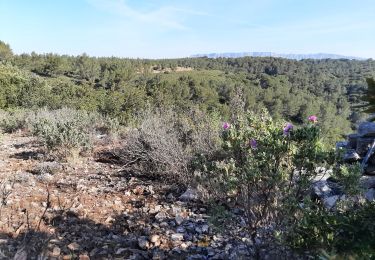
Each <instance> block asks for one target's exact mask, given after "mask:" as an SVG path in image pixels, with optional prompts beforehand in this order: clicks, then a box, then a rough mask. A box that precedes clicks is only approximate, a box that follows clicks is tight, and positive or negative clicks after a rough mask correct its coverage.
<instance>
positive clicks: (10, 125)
mask: <svg viewBox="0 0 375 260" xmlns="http://www.w3.org/2000/svg"><path fill="white" fill-rule="evenodd" d="M27 118H28V113H27V112H26V111H25V110H23V109H17V110H13V111H1V112H0V128H1V129H2V130H3V131H4V132H5V133H13V132H16V131H18V130H23V129H27V128H28V123H27Z"/></svg>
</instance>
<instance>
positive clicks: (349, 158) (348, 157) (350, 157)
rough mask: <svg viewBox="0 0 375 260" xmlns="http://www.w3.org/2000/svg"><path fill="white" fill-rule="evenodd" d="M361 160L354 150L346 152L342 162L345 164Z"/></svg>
mask: <svg viewBox="0 0 375 260" xmlns="http://www.w3.org/2000/svg"><path fill="white" fill-rule="evenodd" d="M360 159H361V156H359V154H358V153H357V152H356V151H355V150H348V151H346V153H345V154H344V157H343V160H344V162H346V163H352V162H356V161H359V160H360Z"/></svg>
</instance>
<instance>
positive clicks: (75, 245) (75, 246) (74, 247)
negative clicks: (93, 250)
mask: <svg viewBox="0 0 375 260" xmlns="http://www.w3.org/2000/svg"><path fill="white" fill-rule="evenodd" d="M68 248H69V249H70V250H72V251H77V250H79V248H80V246H79V244H78V243H76V242H73V243H70V244H69V245H68Z"/></svg>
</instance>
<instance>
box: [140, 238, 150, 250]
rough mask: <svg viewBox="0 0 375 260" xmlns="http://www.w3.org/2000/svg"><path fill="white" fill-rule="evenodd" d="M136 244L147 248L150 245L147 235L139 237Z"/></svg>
mask: <svg viewBox="0 0 375 260" xmlns="http://www.w3.org/2000/svg"><path fill="white" fill-rule="evenodd" d="M138 246H139V247H140V248H142V249H148V248H149V247H150V244H149V242H148V240H147V237H139V238H138Z"/></svg>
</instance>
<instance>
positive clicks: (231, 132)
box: [200, 111, 328, 243]
mask: <svg viewBox="0 0 375 260" xmlns="http://www.w3.org/2000/svg"><path fill="white" fill-rule="evenodd" d="M309 120H310V122H309V123H308V124H306V125H304V126H302V127H300V128H298V129H295V128H293V126H292V125H291V124H285V123H283V122H278V121H274V120H273V119H272V118H271V117H270V116H269V115H268V113H267V112H265V111H263V113H261V114H259V115H254V114H252V113H249V114H247V115H246V116H245V117H243V118H239V119H238V121H237V122H233V123H224V125H223V133H222V140H223V151H222V154H221V156H222V157H223V159H218V160H216V161H208V162H207V161H206V163H205V165H203V167H202V168H201V171H202V173H201V178H200V183H202V184H205V187H206V189H207V190H208V191H209V192H208V193H209V194H213V195H220V196H222V197H224V198H228V197H232V198H233V199H235V200H236V201H237V202H239V203H240V204H241V205H242V207H243V209H244V210H245V213H246V217H247V222H248V227H249V230H250V232H251V235H252V238H253V240H254V243H255V241H256V237H257V236H258V235H259V234H260V230H264V229H265V228H267V227H271V226H273V227H274V228H276V230H277V228H281V227H282V226H288V225H291V224H293V223H295V221H296V214H297V213H298V210H299V208H300V204H301V202H303V200H304V198H305V197H308V196H306V194H307V193H308V191H309V188H310V183H311V180H312V178H313V177H315V176H316V172H315V169H316V167H317V166H318V165H319V166H322V164H324V163H325V160H326V159H327V158H328V157H327V153H326V152H325V150H324V149H323V146H322V144H321V142H320V130H319V127H318V125H317V124H316V118H313V117H312V118H310V119H309Z"/></svg>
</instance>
